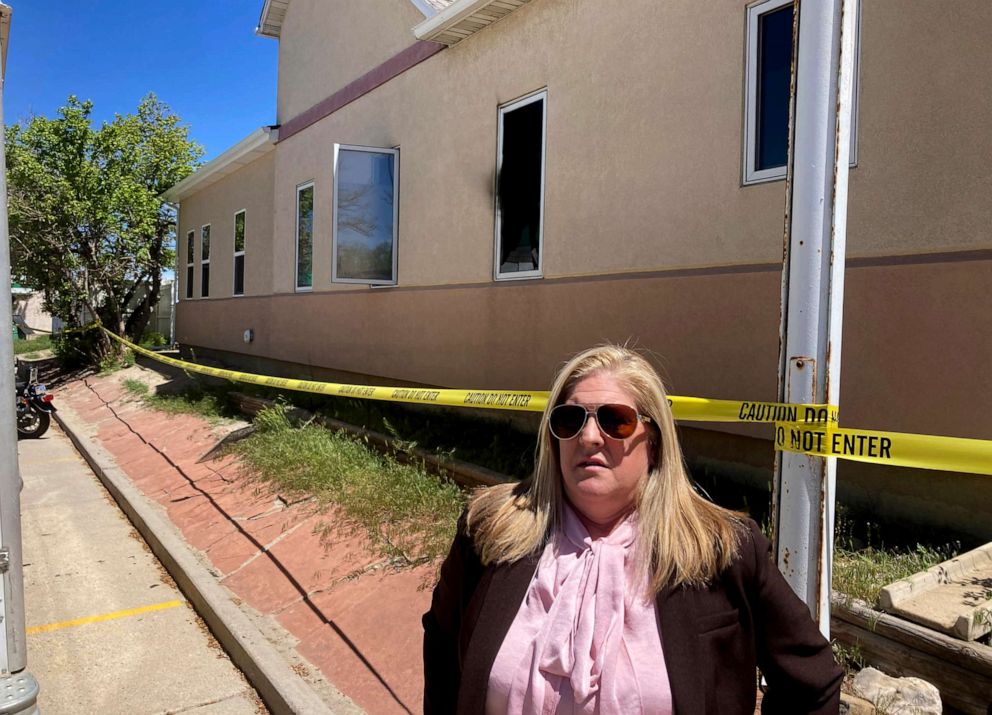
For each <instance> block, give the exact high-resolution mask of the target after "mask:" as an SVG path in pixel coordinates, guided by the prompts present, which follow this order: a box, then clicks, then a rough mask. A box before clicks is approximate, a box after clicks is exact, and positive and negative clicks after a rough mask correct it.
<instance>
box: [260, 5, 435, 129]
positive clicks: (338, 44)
mask: <svg viewBox="0 0 992 715" xmlns="http://www.w3.org/2000/svg"><path fill="white" fill-rule="evenodd" d="M423 19H424V16H423V15H422V14H421V13H420V11H419V10H417V9H416V8H415V7H414V6H413V3H411V2H410V0H360V2H355V0H293V2H292V3H290V6H289V11H288V12H287V13H286V19H285V20H284V21H283V26H282V32H281V37H280V40H279V92H278V98H277V108H276V122H277V123H283V122H286V121H287V120H289V119H291V118H292V117H294V116H296V115H297V114H300V113H301V112H303V111H304V110H306V109H308V108H310V107H312V106H313V105H315V104H317V102H319V101H320V100H322V99H324V97H327V96H329V95H331V94H334V92H336V91H337V90H339V89H341V88H342V87H344V86H345V85H346V84H348V83H349V82H351V81H352V80H354V79H356V78H357V77H360V76H361V75H363V74H365V73H366V72H368V71H369V70H370V69H372V68H373V67H375V66H376V65H378V64H380V63H382V62H384V61H385V60H387V59H389V58H390V57H392V56H393V55H395V54H396V53H398V52H400V51H401V50H403V49H406V48H407V47H408V46H409V45H411V44H413V42H414V40H415V38H414V36H413V33H412V32H411V28H412V27H413V26H414V25H416V24H418V23H419V22H422V21H423Z"/></svg>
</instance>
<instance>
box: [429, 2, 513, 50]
mask: <svg viewBox="0 0 992 715" xmlns="http://www.w3.org/2000/svg"><path fill="white" fill-rule="evenodd" d="M529 1H530V0H455V2H453V3H451V5H449V6H448V7H446V8H445V9H444V10H442V11H441V12H438V13H437V14H435V15H433V16H430V17H428V18H427V19H426V20H424V21H423V22H422V23H420V24H419V25H417V26H416V27H414V28H413V34H414V35H416V37H417V39H418V40H429V41H431V42H440V43H443V44H446V45H454V44H455V43H457V42H460V41H461V40H463V39H465V38H466V37H469V36H471V35H473V34H474V33H476V32H478V31H479V30H481V29H485V28H486V27H488V26H489V25H491V24H492V23H494V22H497V21H498V20H500V19H502V18H503V17H505V16H506V15H509V14H510V13H511V12H513V11H514V10H516V9H517V8H519V7H520V6H522V5H526V4H527V3H528V2H529ZM463 23H464V24H463Z"/></svg>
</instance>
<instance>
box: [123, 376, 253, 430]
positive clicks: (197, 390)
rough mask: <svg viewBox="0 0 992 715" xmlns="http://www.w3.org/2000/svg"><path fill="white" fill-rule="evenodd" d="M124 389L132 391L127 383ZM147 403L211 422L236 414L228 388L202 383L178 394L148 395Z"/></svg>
mask: <svg viewBox="0 0 992 715" xmlns="http://www.w3.org/2000/svg"><path fill="white" fill-rule="evenodd" d="M127 382H129V381H128V380H125V383H127ZM135 382H137V381H135ZM124 389H126V390H129V391H130V389H129V388H128V386H127V384H125V385H124ZM132 394H134V393H132ZM145 403H146V404H147V405H148V406H149V407H151V408H153V409H156V410H158V411H159V412H165V413H166V414H170V415H179V414H186V415H199V416H200V417H203V418H205V419H206V420H208V421H209V422H210V423H211V424H216V423H217V422H219V421H221V420H222V419H224V418H231V417H235V416H236V413H235V412H234V411H233V410H231V408H230V407H229V406H228V403H227V391H226V390H223V389H216V390H215V389H210V388H207V387H203V386H200V385H196V386H194V387H192V388H190V389H188V390H185V391H183V392H180V393H176V394H168V393H163V394H155V395H147V396H146V397H145Z"/></svg>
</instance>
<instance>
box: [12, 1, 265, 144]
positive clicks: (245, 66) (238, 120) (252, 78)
mask: <svg viewBox="0 0 992 715" xmlns="http://www.w3.org/2000/svg"><path fill="white" fill-rule="evenodd" d="M6 2H7V4H9V5H10V6H11V7H13V9H14V14H13V18H12V22H11V30H10V49H9V50H8V54H7V76H6V85H5V87H4V121H5V122H7V123H8V124H9V123H13V122H16V121H18V120H20V119H25V118H28V117H30V116H31V115H32V114H41V115H45V116H49V117H51V116H55V112H56V111H57V110H58V108H59V107H61V106H62V105H63V104H65V100H66V97H68V96H69V95H70V94H75V95H77V96H78V97H79V98H80V99H91V100H93V102H94V104H95V106H94V113H93V115H94V120H95V123H96V124H99V122H101V121H103V120H110V119H112V118H113V116H114V114H115V113H121V114H126V113H128V112H132V111H134V109H135V108H136V107H137V106H138V101H139V100H140V99H141V97H143V96H144V95H145V94H147V93H148V92H155V94H157V95H158V97H159V99H161V100H163V101H164V102H166V103H167V104H169V105H170V106H171V107H172V110H173V112H175V113H176V114H178V115H179V116H180V117H182V119H183V120H184V121H185V122H186V123H187V124H188V125H189V127H190V135H191V136H192V138H193V139H195V140H196V141H198V142H200V144H202V145H203V146H204V148H205V149H206V152H207V153H206V156H205V157H204V158H205V159H210V158H213V157H215V156H217V155H218V154H219V153H221V152H222V151H224V150H225V149H227V148H228V147H229V146H231V145H232V144H235V143H236V142H237V141H238V140H240V139H242V138H244V137H245V136H247V135H248V134H249V133H251V132H252V131H254V130H255V129H257V128H258V127H260V126H263V125H265V124H271V123H273V122H274V121H275V96H276V73H277V66H276V62H277V55H278V43H277V41H276V40H274V39H271V38H267V37H259V36H257V35H256V34H255V25H256V24H257V23H258V15H259V13H260V11H261V9H262V0H171V1H170V2H161V1H160V0H6Z"/></svg>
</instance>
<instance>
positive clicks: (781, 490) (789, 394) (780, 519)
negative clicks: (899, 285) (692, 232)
mask: <svg viewBox="0 0 992 715" xmlns="http://www.w3.org/2000/svg"><path fill="white" fill-rule="evenodd" d="M856 13H857V3H856V0H797V2H796V5H795V13H794V17H795V28H794V30H793V38H794V42H793V48H794V49H793V63H792V64H793V72H792V108H791V111H790V126H791V128H792V132H791V141H790V145H789V170H788V179H787V181H786V192H787V199H786V221H785V255H784V262H783V267H782V306H781V352H780V364H779V399H780V400H781V401H783V402H794V403H829V404H833V405H836V404H838V403H839V397H840V389H839V387H840V355H841V327H842V319H843V303H844V258H845V253H846V238H847V174H848V166H849V146H850V135H851V101H852V91H851V90H852V87H853V81H854V76H853V75H854V53H855V43H854V34H855V29H856V22H857V17H856ZM835 482H836V460H835V459H833V458H829V459H825V458H820V457H809V456H805V455H802V454H796V453H791V452H780V453H779V454H778V458H777V460H776V474H775V485H774V489H775V492H774V503H775V524H776V529H775V536H776V552H777V558H778V566H779V568H780V569H781V571H782V573H783V574H785V577H786V579H787V580H788V582H789V584H790V585H791V586H792V588H793V590H794V591H795V592H796V593H797V594H798V595H799V596H800V598H802V599H803V600H804V601H805V602H806V604H807V605H808V606H809V608H810V612H811V613H812V615H813V619H814V620H816V621H817V622H818V623H819V626H820V630H821V631H822V632H823V634H824V635H826V636H829V632H830V581H831V561H832V557H833V526H834V523H833V522H834V492H835Z"/></svg>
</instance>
